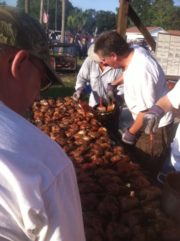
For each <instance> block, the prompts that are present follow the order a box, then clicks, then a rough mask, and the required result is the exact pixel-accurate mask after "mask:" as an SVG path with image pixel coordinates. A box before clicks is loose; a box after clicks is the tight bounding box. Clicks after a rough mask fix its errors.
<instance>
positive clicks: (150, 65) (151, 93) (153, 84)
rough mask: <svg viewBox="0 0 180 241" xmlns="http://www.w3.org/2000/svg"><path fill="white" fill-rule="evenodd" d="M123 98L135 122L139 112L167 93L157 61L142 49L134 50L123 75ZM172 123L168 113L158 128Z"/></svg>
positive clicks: (170, 114)
mask: <svg viewBox="0 0 180 241" xmlns="http://www.w3.org/2000/svg"><path fill="white" fill-rule="evenodd" d="M123 79H124V98H125V101H126V104H127V106H128V108H129V110H130V111H131V113H132V116H133V119H134V120H135V119H136V117H137V115H138V113H139V112H140V111H144V110H147V109H149V108H151V107H152V106H153V104H155V103H156V101H157V100H158V99H159V98H160V97H162V96H163V95H165V94H166V93H167V92H168V89H167V84H166V81H165V77H164V73H163V70H162V68H161V67H160V65H159V64H158V63H157V61H156V60H155V59H154V58H153V57H152V56H151V55H150V54H149V53H148V51H146V50H145V49H144V48H141V47H139V48H135V49H134V53H133V57H132V60H131V62H130V64H129V65H128V68H127V69H126V70H125V71H124V73H123ZM171 122H172V113H171V112H168V113H167V114H166V115H165V116H164V117H163V118H162V119H161V121H160V124H159V127H163V126H166V125H168V124H170V123H171Z"/></svg>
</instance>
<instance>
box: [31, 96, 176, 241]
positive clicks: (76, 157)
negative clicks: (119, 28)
mask: <svg viewBox="0 0 180 241" xmlns="http://www.w3.org/2000/svg"><path fill="white" fill-rule="evenodd" d="M31 121H32V123H33V124H35V125H36V126H37V127H39V128H40V129H41V130H42V131H44V132H45V133H46V134H47V135H49V136H50V137H51V138H52V139H53V140H55V141H56V142H57V143H58V144H59V145H60V146H61V147H62V148H63V149H64V151H65V152H66V153H67V155H68V156H69V157H70V158H71V160H72V161H73V163H74V166H75V169H76V174H77V180H78V185H79V190H80V196H81V202H82V210H83V218H84V225H85V232H86V239H87V241H178V240H180V238H179V237H180V231H179V227H178V224H176V223H175V222H174V221H173V220H172V219H171V218H169V217H168V216H167V215H166V214H165V213H164V212H163V211H162V210H161V192H162V191H161V188H159V187H157V186H155V185H153V184H152V183H151V181H150V180H149V179H148V177H147V176H145V175H144V174H143V171H142V170H141V168H140V166H139V165H138V164H135V163H133V162H131V160H129V157H128V155H127V154H125V152H124V150H123V147H122V146H120V145H119V144H117V143H116V142H115V141H114V140H112V139H111V138H110V137H109V134H108V131H107V129H106V128H105V127H103V126H102V124H101V123H100V122H99V121H98V120H97V119H96V117H95V116H94V114H93V113H92V112H90V111H84V110H83V109H82V108H81V106H78V104H77V103H75V102H74V101H73V99H72V98H71V97H66V98H64V99H61V98H58V99H46V100H45V99H44V100H40V101H38V102H35V103H34V104H33V106H32V118H31Z"/></svg>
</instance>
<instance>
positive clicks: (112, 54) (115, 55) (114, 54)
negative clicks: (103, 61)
mask: <svg viewBox="0 0 180 241" xmlns="http://www.w3.org/2000/svg"><path fill="white" fill-rule="evenodd" d="M111 57H113V59H114V60H117V54H116V53H114V52H112V53H111Z"/></svg>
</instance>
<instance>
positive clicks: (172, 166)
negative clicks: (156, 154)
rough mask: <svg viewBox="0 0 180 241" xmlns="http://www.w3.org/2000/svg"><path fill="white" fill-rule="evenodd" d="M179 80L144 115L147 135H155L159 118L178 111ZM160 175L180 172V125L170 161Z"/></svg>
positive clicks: (179, 107) (179, 99)
mask: <svg viewBox="0 0 180 241" xmlns="http://www.w3.org/2000/svg"><path fill="white" fill-rule="evenodd" d="M179 94H180V80H179V81H178V82H177V83H176V85H175V87H174V88H173V89H172V90H171V91H169V92H168V93H167V95H165V96H163V97H161V98H160V99H159V100H158V101H157V102H156V104H155V105H153V106H152V107H151V108H150V109H149V111H148V112H146V113H145V115H144V126H145V132H146V133H147V134H150V133H155V132H157V130H158V125H159V122H160V120H161V118H162V117H163V116H164V115H165V113H167V112H168V111H170V110H172V109H173V108H175V109H177V110H178V113H180V112H179V110H180V97H179ZM165 164H166V165H164V167H163V169H162V173H164V174H166V173H168V172H169V171H175V170H176V171H180V124H178V127H177V130H176V135H175V137H174V140H173V142H172V143H171V160H167V163H165Z"/></svg>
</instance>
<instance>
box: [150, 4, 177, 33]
mask: <svg viewBox="0 0 180 241" xmlns="http://www.w3.org/2000/svg"><path fill="white" fill-rule="evenodd" d="M174 10H175V9H174V5H173V1H172V0H156V1H155V2H154V3H153V5H152V6H151V8H150V10H149V11H150V12H151V16H152V20H151V25H153V26H160V27H162V28H164V29H168V28H171V25H172V22H171V21H172V18H173V15H174Z"/></svg>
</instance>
